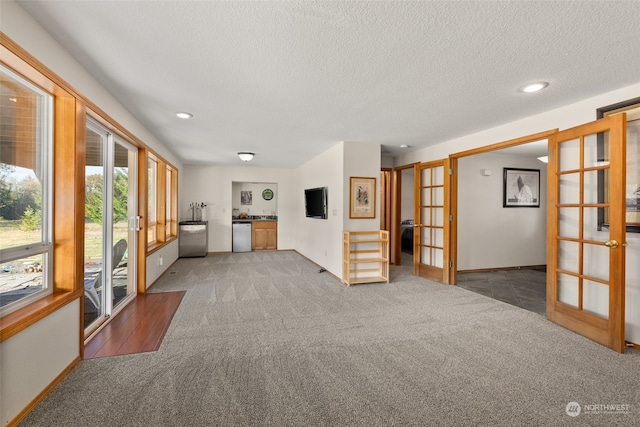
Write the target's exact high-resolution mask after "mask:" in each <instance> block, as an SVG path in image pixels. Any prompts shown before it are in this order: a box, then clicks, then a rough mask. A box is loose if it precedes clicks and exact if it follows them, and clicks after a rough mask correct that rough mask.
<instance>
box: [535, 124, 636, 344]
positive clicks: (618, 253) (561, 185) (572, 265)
mask: <svg viewBox="0 0 640 427" xmlns="http://www.w3.org/2000/svg"><path fill="white" fill-rule="evenodd" d="M625 124H626V116H625V115H624V114H621V115H617V116H611V117H609V118H606V119H601V120H598V121H596V122H592V123H588V124H585V125H582V126H578V127H575V128H572V129H568V130H565V131H562V132H559V133H557V134H554V135H551V136H550V137H549V165H548V182H549V199H548V209H549V212H548V225H547V244H548V245H547V246H548V251H547V318H548V319H549V320H551V321H553V322H555V323H557V324H559V325H562V326H564V327H566V328H568V329H570V330H572V331H574V332H577V333H579V334H581V335H584V336H585V337H588V338H590V339H592V340H594V341H596V342H599V343H601V344H603V345H605V346H608V347H610V348H612V349H614V350H616V351H619V352H623V351H624V347H625V340H624V306H625V305H624V295H625V284H624V279H625V246H626V243H625V234H626V228H625V153H626V141H625Z"/></svg>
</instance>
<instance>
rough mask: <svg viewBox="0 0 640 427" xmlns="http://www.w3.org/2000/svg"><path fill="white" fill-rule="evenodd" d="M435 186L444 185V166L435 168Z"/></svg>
mask: <svg viewBox="0 0 640 427" xmlns="http://www.w3.org/2000/svg"><path fill="white" fill-rule="evenodd" d="M433 185H444V166H436V167H435V168H433Z"/></svg>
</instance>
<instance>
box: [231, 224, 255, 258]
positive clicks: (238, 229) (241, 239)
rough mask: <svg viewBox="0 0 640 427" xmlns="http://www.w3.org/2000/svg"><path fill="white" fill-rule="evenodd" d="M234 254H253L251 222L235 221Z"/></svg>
mask: <svg viewBox="0 0 640 427" xmlns="http://www.w3.org/2000/svg"><path fill="white" fill-rule="evenodd" d="M233 252H251V221H233Z"/></svg>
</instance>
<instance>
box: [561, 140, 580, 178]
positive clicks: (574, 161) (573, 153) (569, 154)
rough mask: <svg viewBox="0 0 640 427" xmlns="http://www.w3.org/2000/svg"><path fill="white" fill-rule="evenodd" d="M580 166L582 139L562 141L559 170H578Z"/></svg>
mask: <svg viewBox="0 0 640 427" xmlns="http://www.w3.org/2000/svg"><path fill="white" fill-rule="evenodd" d="M579 167H580V140H579V139H572V140H570V141H565V142H562V143H561V144H560V145H559V147H558V170H559V171H560V172H563V171H570V170H576V169H578V168H579Z"/></svg>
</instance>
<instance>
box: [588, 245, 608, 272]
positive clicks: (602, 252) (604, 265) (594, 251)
mask: <svg viewBox="0 0 640 427" xmlns="http://www.w3.org/2000/svg"><path fill="white" fill-rule="evenodd" d="M582 248H583V249H582V252H583V254H582V260H583V261H582V270H583V274H584V275H585V276H589V277H594V278H596V279H601V280H609V255H610V251H611V250H610V249H609V248H608V247H606V246H604V245H590V244H588V243H584V244H583V246H582Z"/></svg>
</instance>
